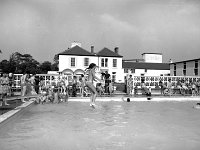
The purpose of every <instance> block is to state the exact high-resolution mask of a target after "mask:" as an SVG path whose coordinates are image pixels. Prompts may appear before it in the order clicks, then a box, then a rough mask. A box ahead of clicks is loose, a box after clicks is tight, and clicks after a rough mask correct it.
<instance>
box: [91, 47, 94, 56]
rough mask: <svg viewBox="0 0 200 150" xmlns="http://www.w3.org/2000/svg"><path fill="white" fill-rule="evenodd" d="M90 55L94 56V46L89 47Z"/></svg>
mask: <svg viewBox="0 0 200 150" xmlns="http://www.w3.org/2000/svg"><path fill="white" fill-rule="evenodd" d="M91 53H92V54H94V46H91Z"/></svg>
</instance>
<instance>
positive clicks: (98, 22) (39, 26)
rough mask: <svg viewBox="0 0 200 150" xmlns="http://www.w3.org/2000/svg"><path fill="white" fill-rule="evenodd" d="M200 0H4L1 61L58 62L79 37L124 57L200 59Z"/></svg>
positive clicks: (0, 24)
mask: <svg viewBox="0 0 200 150" xmlns="http://www.w3.org/2000/svg"><path fill="white" fill-rule="evenodd" d="M199 18H200V1H199V0H0V50H1V51H2V53H1V54H0V60H3V59H7V60H8V59H9V56H10V55H11V54H12V53H14V52H19V53H21V54H31V55H32V56H33V58H34V59H35V60H37V61H39V62H44V61H50V62H53V58H54V55H55V54H58V53H60V52H63V51H64V50H66V49H68V47H70V46H71V43H72V42H74V41H77V42H80V43H81V45H82V48H84V49H86V50H88V51H90V47H91V46H92V45H93V46H94V51H95V52H98V51H100V50H101V49H103V48H104V47H107V48H109V49H110V50H114V48H115V47H119V54H120V55H122V56H123V59H141V58H142V56H141V54H142V53H162V54H163V62H168V61H169V59H172V60H173V62H176V61H183V60H189V59H196V58H200V19H199Z"/></svg>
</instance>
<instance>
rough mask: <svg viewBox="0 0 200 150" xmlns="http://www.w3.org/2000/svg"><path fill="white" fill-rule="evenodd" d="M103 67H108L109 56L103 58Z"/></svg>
mask: <svg viewBox="0 0 200 150" xmlns="http://www.w3.org/2000/svg"><path fill="white" fill-rule="evenodd" d="M101 67H108V58H102V59H101Z"/></svg>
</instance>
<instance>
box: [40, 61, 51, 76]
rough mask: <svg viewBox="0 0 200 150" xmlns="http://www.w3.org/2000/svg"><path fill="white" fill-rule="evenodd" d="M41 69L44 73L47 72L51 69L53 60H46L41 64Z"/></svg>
mask: <svg viewBox="0 0 200 150" xmlns="http://www.w3.org/2000/svg"><path fill="white" fill-rule="evenodd" d="M40 70H41V72H42V73H47V72H48V71H51V62H49V61H44V62H43V63H42V64H41V65H40Z"/></svg>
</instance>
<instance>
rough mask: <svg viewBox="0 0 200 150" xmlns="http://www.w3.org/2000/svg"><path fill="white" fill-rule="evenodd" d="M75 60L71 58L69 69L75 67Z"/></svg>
mask: <svg viewBox="0 0 200 150" xmlns="http://www.w3.org/2000/svg"><path fill="white" fill-rule="evenodd" d="M75 64H76V59H75V58H74V57H72V58H71V67H75V66H76V65H75Z"/></svg>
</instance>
